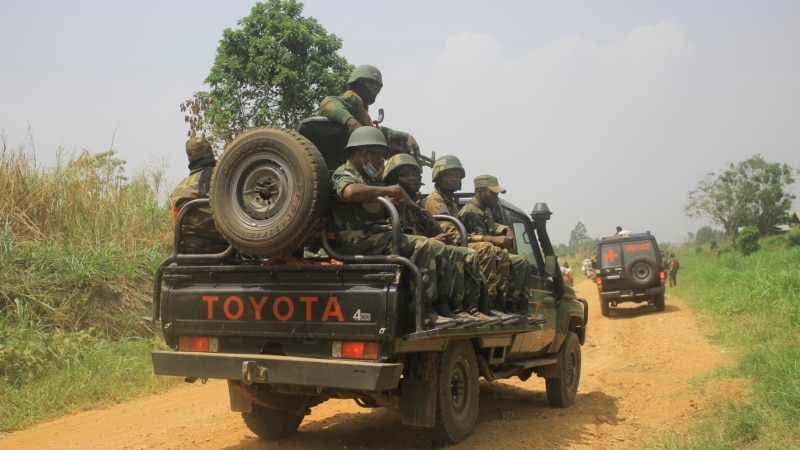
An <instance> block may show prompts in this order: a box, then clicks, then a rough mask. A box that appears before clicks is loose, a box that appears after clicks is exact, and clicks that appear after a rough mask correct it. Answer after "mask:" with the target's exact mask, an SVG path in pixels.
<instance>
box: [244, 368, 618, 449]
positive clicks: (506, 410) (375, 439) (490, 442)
mask: <svg viewBox="0 0 800 450" xmlns="http://www.w3.org/2000/svg"><path fill="white" fill-rule="evenodd" d="M345 409H347V410H351V409H352V408H350V407H347V408H345ZM362 411H363V412H362ZM620 421H622V419H620V418H619V417H618V407H617V399H615V398H613V397H610V396H608V395H606V394H604V393H602V392H589V393H580V392H579V393H578V396H577V398H576V400H575V404H574V405H573V406H571V407H569V408H563V409H562V408H553V407H551V406H550V405H549V404H548V402H547V396H546V394H545V390H544V380H543V379H541V378H537V377H532V378H531V379H530V380H528V381H527V382H521V381H519V380H518V379H513V380H503V381H499V382H492V383H488V382H482V383H481V395H480V410H479V414H478V420H477V423H476V425H475V430H474V431H473V433H472V435H471V436H470V437H469V438H467V439H466V440H464V441H463V442H461V443H459V444H456V445H452V446H447V448H458V449H486V448H526V449H538V448H542V449H545V448H547V449H552V448H563V447H567V446H569V445H574V444H578V445H586V444H587V443H590V442H592V441H593V438H594V437H595V436H594V433H593V429H594V426H595V425H600V424H616V423H619V422H620ZM426 431H427V429H425V428H418V427H411V426H404V425H402V424H401V423H400V414H399V413H398V412H396V411H392V410H389V409H386V408H380V409H375V410H372V411H370V410H367V409H361V410H360V411H359V412H356V413H349V412H341V413H338V414H333V415H330V416H329V417H325V418H321V419H319V420H316V421H309V422H307V423H303V424H302V425H301V426H300V429H299V431H298V433H297V434H295V435H294V436H292V437H290V438H288V439H286V440H282V441H278V442H266V441H262V440H260V439H258V438H256V437H254V436H253V437H251V438H247V439H243V440H242V441H241V442H240V444H239V445H236V446H232V447H229V449H257V448H258V449H263V448H281V449H288V450H294V449H303V450H317V449H319V450H322V449H350V450H352V449H430V448H437V446H436V445H435V444H434V443H432V442H431V441H430V440H429V439H428V437H427V435H426Z"/></svg>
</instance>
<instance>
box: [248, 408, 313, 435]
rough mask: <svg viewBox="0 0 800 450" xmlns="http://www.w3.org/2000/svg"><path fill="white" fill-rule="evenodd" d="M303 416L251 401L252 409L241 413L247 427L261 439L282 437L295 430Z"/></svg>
mask: <svg viewBox="0 0 800 450" xmlns="http://www.w3.org/2000/svg"><path fill="white" fill-rule="evenodd" d="M303 417H304V416H298V415H296V414H294V413H292V412H290V411H279V410H277V409H272V408H268V407H266V406H262V405H259V404H257V403H253V411H252V412H249V413H242V419H244V424H245V425H247V428H248V429H249V430H250V431H252V432H253V433H254V434H255V435H256V436H258V437H260V438H262V439H268V440H272V439H282V438H285V437H289V436H291V435H292V434H294V433H295V432H296V431H297V427H299V426H300V422H302V421H303Z"/></svg>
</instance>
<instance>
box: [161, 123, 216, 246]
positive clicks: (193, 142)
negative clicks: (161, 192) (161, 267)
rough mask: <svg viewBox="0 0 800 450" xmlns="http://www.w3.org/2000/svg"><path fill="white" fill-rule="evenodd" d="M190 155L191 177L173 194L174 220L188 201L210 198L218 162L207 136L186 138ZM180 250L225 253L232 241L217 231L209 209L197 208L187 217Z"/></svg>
mask: <svg viewBox="0 0 800 450" xmlns="http://www.w3.org/2000/svg"><path fill="white" fill-rule="evenodd" d="M186 156H187V157H188V158H189V170H190V173H189V176H188V177H186V178H185V179H184V180H183V181H181V182H180V183H178V186H176V187H175V189H174V190H173V191H172V193H171V194H170V196H169V197H170V201H171V203H172V222H173V224H174V223H175V220H176V219H177V216H178V211H179V210H180V208H181V207H182V206H183V205H184V204H185V203H186V202H188V201H190V200H194V199H198V198H208V188H209V182H210V180H211V172H212V171H213V170H214V166H215V165H216V164H217V160H216V158H214V152H213V151H212V150H211V144H209V142H208V141H207V140H206V139H205V138H203V137H192V138H190V139H189V140H188V141H186ZM182 223H183V225H182V227H181V242H180V247H179V248H178V252H179V253H195V254H196V253H222V252H223V251H225V250H226V249H227V248H228V245H229V244H228V241H226V240H225V239H224V238H223V237H222V235H220V234H219V231H217V228H216V226H215V225H214V220H213V219H212V217H211V210H210V209H209V208H194V209H192V210H191V211H189V212H188V213H187V214H186V215H185V216H184V217H183V222H182Z"/></svg>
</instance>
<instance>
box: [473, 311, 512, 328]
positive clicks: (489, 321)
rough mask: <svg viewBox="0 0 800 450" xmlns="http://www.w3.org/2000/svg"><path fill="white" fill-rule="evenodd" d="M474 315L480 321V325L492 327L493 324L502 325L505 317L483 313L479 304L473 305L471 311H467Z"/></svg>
mask: <svg viewBox="0 0 800 450" xmlns="http://www.w3.org/2000/svg"><path fill="white" fill-rule="evenodd" d="M467 312H468V313H469V314H470V315H471V316H472V317H474V318H476V319H478V320H479V321H480V326H482V327H490V326H493V325H500V324H501V323H502V322H503V319H502V318H500V317H497V316H487V315H486V314H484V313H482V312H481V311H480V310H479V309H478V307H477V306H473V307H472V308H471V309H470V310H469V311H467Z"/></svg>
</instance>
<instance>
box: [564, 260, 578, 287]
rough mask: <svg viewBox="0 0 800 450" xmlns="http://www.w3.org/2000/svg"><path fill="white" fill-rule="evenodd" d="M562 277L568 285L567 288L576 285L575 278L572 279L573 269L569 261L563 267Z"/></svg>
mask: <svg viewBox="0 0 800 450" xmlns="http://www.w3.org/2000/svg"><path fill="white" fill-rule="evenodd" d="M561 276H562V277H564V283H566V285H567V286H573V285H574V284H575V281H574V278H573V277H572V268H571V267H570V266H569V263H568V262H567V261H564V264H562V265H561Z"/></svg>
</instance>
